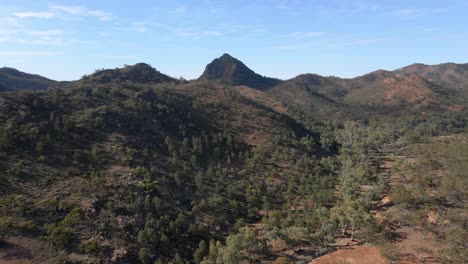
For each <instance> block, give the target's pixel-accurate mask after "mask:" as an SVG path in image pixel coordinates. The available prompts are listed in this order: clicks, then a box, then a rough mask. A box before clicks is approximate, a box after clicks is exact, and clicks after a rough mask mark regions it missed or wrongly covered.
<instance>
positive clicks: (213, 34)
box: [176, 30, 223, 37]
mask: <svg viewBox="0 0 468 264" xmlns="http://www.w3.org/2000/svg"><path fill="white" fill-rule="evenodd" d="M176 34H177V35H178V36H181V37H219V36H222V35H223V33H222V32H220V31H192V30H179V31H177V32H176Z"/></svg>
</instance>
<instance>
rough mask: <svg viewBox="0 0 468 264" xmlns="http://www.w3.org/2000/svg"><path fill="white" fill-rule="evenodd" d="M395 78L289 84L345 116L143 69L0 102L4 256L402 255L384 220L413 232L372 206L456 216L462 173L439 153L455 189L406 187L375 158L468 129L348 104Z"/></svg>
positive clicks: (431, 182) (175, 259) (104, 73)
mask: <svg viewBox="0 0 468 264" xmlns="http://www.w3.org/2000/svg"><path fill="white" fill-rule="evenodd" d="M386 75H387V74H386V73H385V72H382V73H376V74H372V76H371V75H370V76H366V77H364V78H360V80H359V85H358V84H356V83H355V82H348V81H347V80H343V79H339V78H325V77H320V76H316V75H304V76H299V77H297V78H295V79H294V80H293V81H291V82H292V83H293V86H290V87H294V89H300V90H303V91H304V93H305V94H308V93H310V94H311V95H312V96H314V99H313V100H318V99H317V98H321V99H320V100H319V101H316V102H317V104H320V106H323V107H326V108H327V111H328V113H332V114H334V113H338V114H337V115H335V116H334V115H331V114H330V115H324V113H327V111H324V112H319V111H317V112H314V111H313V109H314V108H307V107H309V106H307V103H306V102H297V103H295V101H294V100H293V97H294V96H297V97H301V98H302V97H303V96H305V95H302V94H296V95H295V94H294V93H293V92H292V93H290V94H289V95H288V96H289V97H288V98H289V99H288V98H286V97H283V95H284V94H281V92H282V91H284V90H287V89H289V88H290V87H289V86H287V85H286V86H283V85H284V84H285V83H287V82H284V83H282V84H280V85H279V86H277V87H274V88H270V89H267V90H265V91H262V90H259V89H255V88H258V87H246V86H233V85H232V84H227V83H223V82H219V81H218V80H214V81H210V80H206V79H205V80H196V81H190V82H185V81H178V80H174V79H172V78H170V77H168V76H167V75H164V74H161V73H159V72H158V71H156V70H155V69H154V68H152V67H150V66H149V65H146V64H137V65H134V66H127V67H125V68H122V69H115V70H101V71H97V72H96V73H94V74H92V75H90V76H86V77H84V78H83V79H82V80H79V81H76V82H73V83H71V84H69V85H68V86H67V87H65V88H58V89H51V90H46V91H21V92H15V93H4V94H1V95H0V191H1V195H0V240H1V241H0V242H1V244H0V260H2V261H7V260H8V261H23V260H28V261H31V262H33V263H35V262H38V263H40V262H47V263H65V262H66V263H83V262H84V263H100V262H101V263H102V262H104V263H187V262H194V263H205V264H209V263H246V262H266V261H275V260H276V261H277V263H288V262H289V261H292V260H294V259H296V260H298V259H300V260H301V261H302V262H306V261H310V260H311V259H312V258H315V257H317V256H319V255H322V254H326V253H328V252H329V251H331V250H333V249H334V248H336V247H337V246H336V244H335V243H336V242H337V241H341V240H343V239H348V240H350V241H360V242H363V241H366V242H370V243H373V244H378V245H382V246H387V245H392V243H393V242H392V241H393V240H392V239H393V237H392V236H393V233H392V232H389V230H387V229H386V228H385V223H388V222H392V223H394V222H401V223H405V224H407V225H409V226H412V225H413V224H414V222H411V221H412V220H411V221H409V220H408V221H407V219H404V218H401V219H397V218H392V219H390V218H388V219H386V221H387V222H384V223H381V222H379V221H378V220H377V219H376V218H375V217H373V215H372V211H373V210H374V209H375V208H374V207H375V204H376V202H377V201H380V199H381V198H382V197H383V196H385V195H386V193H387V192H390V196H392V195H393V196H395V194H394V193H398V192H401V193H402V194H408V193H410V194H411V195H410V196H408V195H406V196H404V195H397V196H398V197H399V198H401V197H403V198H405V199H406V198H408V199H406V200H401V201H399V200H398V199H394V201H395V203H396V204H397V203H398V205H399V207H397V208H400V209H401V210H402V211H401V212H402V215H405V214H404V213H405V212H406V211H407V210H409V209H408V208H414V209H415V210H417V211H418V212H420V213H418V214H419V215H422V214H423V213H424V212H426V211H427V209H428V208H430V209H431V210H434V208H436V206H437V205H442V206H444V205H447V204H448V205H452V206H454V207H455V206H456V208H457V209H454V210H455V211H450V209H447V210H446V211H444V210H445V209H444V210H442V211H444V212H447V213H448V212H450V214H454V213H456V212H459V211H457V210H459V209H460V208H459V207H460V204H461V203H463V202H464V200H463V196H464V193H463V190H460V189H453V188H454V186H455V185H454V182H456V181H457V179H460V177H463V170H464V167H460V166H462V165H463V164H464V163H463V161H461V160H460V162H459V161H451V160H452V158H454V157H452V156H450V155H445V154H444V153H446V152H450V149H451V147H447V148H445V147H444V148H442V147H441V148H442V152H440V153H439V154H437V155H439V156H441V157H442V156H446V157H447V159H450V160H446V159H443V158H441V159H439V161H438V163H437V164H436V163H434V164H432V162H431V165H430V166H432V167H431V168H432V169H434V170H436V169H437V168H444V170H445V169H446V170H447V171H449V172H450V176H448V178H447V179H448V182H447V183H442V181H440V180H438V179H437V178H436V177H435V176H437V173H436V172H434V173H432V172H431V173H430V174H427V175H428V176H427V177H429V178H427V177H426V176H417V177H416V176H415V177H414V178H411V179H407V181H406V182H405V183H404V185H402V186H403V187H404V188H401V187H397V186H390V182H389V179H388V178H387V177H385V176H384V175H383V174H382V173H381V172H380V171H379V164H380V163H381V162H382V160H381V156H382V155H381V154H382V153H387V152H388V151H389V150H394V149H400V148H408V151H415V150H411V148H412V146H413V145H414V144H421V143H423V142H426V143H427V142H428V141H427V140H428V139H429V138H432V137H439V136H444V135H449V134H461V133H466V127H467V126H466V125H467V122H468V116H467V114H466V111H462V110H463V109H464V108H461V109H459V110H457V111H453V110H451V109H446V108H443V107H435V108H421V109H419V110H420V111H406V112H404V111H400V112H398V114H394V113H392V114H391V115H387V114H386V112H384V111H382V112H378V114H377V113H376V112H372V110H373V109H374V110H375V109H376V108H372V107H371V106H361V105H359V104H346V103H345V99H343V98H345V97H347V96H349V95H350V94H352V93H353V92H355V91H357V90H359V89H362V86H360V85H361V84H363V83H367V84H368V85H371V84H372V83H380V82H381V81H382V78H383V80H385V78H395V77H388V76H386ZM415 78H416V79H415V80H416V82H417V83H418V85H419V84H421V83H422V88H421V89H425V88H426V80H421V79H419V78H420V77H415ZM398 81H399V79H398ZM400 86H403V87H404V88H405V89H408V90H411V89H412V87H413V86H411V85H410V86H407V85H406V82H405V81H402V83H401V84H400ZM380 89H385V87H380ZM440 89H443V88H440V87H439V86H435V87H432V88H431V89H430V90H429V91H430V92H434V93H437V95H439V92H440V91H439V90H440ZM384 91H385V90H384ZM277 92H278V93H279V94H277ZM409 92H411V91H409ZM365 95H366V96H367V94H365ZM384 95H385V93H384ZM363 96H364V95H363ZM395 96H400V95H398V94H396V95H395ZM405 97H407V96H405ZM298 99H299V98H298ZM436 99H437V98H434V100H436ZM449 102H450V101H449ZM461 103H463V101H461ZM392 107H394V109H401V110H404V109H402V108H401V107H400V106H392ZM462 107H466V105H462ZM423 110H424V112H423ZM346 111H348V113H343V112H346ZM341 113H342V114H341ZM369 113H372V115H370V114H369ZM324 116H326V118H324ZM454 144H455V143H454ZM428 148H429V147H428ZM444 151H445V152H444ZM457 151H459V152H456V153H457V154H456V155H457V156H460V157H462V156H464V155H463V154H464V153H465V152H466V149H465V148H460V149H459V150H457ZM454 153H455V152H454ZM414 155H422V154H421V153H414ZM465 156H466V155H465ZM434 162H435V161H434ZM421 175H422V174H421ZM421 177H422V178H421ZM413 188H414V189H413ZM430 188H432V189H433V190H434V191H436V192H439V193H441V195H438V196H431V195H432V193H433V192H432V191H430V190H428V189H430ZM442 192H445V193H444V194H442ZM405 210H406V211H405ZM462 218H463V217H462ZM443 219H446V218H443ZM447 219H448V218H447ZM419 220H421V219H419ZM419 220H418V221H419ZM450 221H455V220H450ZM443 223H444V222H438V226H437V227H436V228H434V229H430V230H431V232H434V233H436V234H441V237H440V239H441V241H444V242H443V244H442V245H444V247H445V245H446V246H447V247H450V248H453V249H454V251H453V252H452V251H451V252H449V253H447V254H446V255H444V256H441V259H448V260H450V261H452V262H454V261H453V260H457V261H458V260H463V255H461V254H460V251H459V250H458V249H459V248H460V245H461V244H460V237H459V236H455V235H454V234H453V232H454V230H458V229H459V228H460V227H461V226H462V222H460V221H458V220H457V221H455V222H453V223H456V224H454V225H449V227H447V226H444V224H443ZM421 226H422V225H421ZM425 226H427V225H426V224H425V225H424V227H425ZM452 227H453V228H452ZM457 243H458V244H457ZM451 245H457V247H455V246H453V247H452V246H451ZM388 257H389V258H392V257H394V256H388ZM460 262H462V261H460ZM13 263H14V262H13Z"/></svg>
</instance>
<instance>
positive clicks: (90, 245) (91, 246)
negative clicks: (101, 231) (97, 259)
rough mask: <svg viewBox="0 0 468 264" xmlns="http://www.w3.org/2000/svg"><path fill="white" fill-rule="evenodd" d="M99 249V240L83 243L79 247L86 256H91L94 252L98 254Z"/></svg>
mask: <svg viewBox="0 0 468 264" xmlns="http://www.w3.org/2000/svg"><path fill="white" fill-rule="evenodd" d="M98 247H99V243H98V241H97V239H90V240H88V241H83V242H81V243H80V245H79V246H78V248H79V249H80V251H81V252H83V253H85V254H91V253H93V252H96V251H97V249H98Z"/></svg>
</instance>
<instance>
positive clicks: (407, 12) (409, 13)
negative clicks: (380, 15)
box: [385, 8, 448, 19]
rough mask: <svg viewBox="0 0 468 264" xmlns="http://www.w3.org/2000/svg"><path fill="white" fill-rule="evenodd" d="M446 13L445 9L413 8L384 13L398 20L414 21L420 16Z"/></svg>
mask: <svg viewBox="0 0 468 264" xmlns="http://www.w3.org/2000/svg"><path fill="white" fill-rule="evenodd" d="M446 11H448V9H447V8H419V9H416V8H413V9H410V8H408V9H397V10H392V11H389V12H386V13H385V14H386V15H390V16H393V17H397V18H400V19H415V18H419V17H421V16H426V15H431V14H436V13H441V12H446Z"/></svg>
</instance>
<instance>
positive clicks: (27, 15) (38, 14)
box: [15, 12, 55, 19]
mask: <svg viewBox="0 0 468 264" xmlns="http://www.w3.org/2000/svg"><path fill="white" fill-rule="evenodd" d="M15 16H16V17H19V18H47V19H50V18H53V17H55V14H54V13H51V12H20V13H15Z"/></svg>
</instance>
